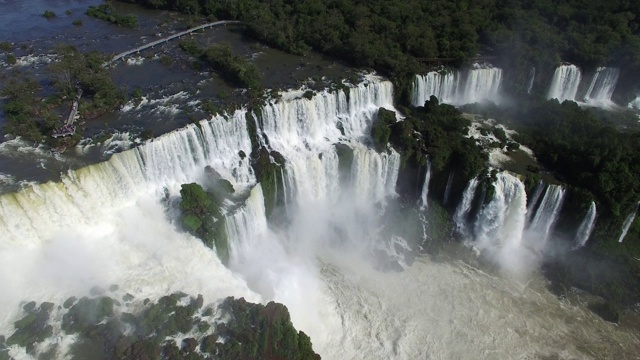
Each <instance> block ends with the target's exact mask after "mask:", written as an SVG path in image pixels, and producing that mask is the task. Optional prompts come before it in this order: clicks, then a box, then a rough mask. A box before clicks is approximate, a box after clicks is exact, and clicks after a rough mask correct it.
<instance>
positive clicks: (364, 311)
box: [314, 259, 640, 360]
mask: <svg viewBox="0 0 640 360" xmlns="http://www.w3.org/2000/svg"><path fill="white" fill-rule="evenodd" d="M345 261H349V260H345ZM349 264H351V265H344V266H348V269H349V270H348V271H346V270H345V269H343V268H336V267H331V266H326V267H324V268H323V270H322V277H323V279H324V281H325V282H326V283H327V287H328V289H329V293H330V294H331V296H332V297H333V298H334V301H333V303H332V306H333V307H334V308H335V311H336V312H337V313H338V314H339V318H340V320H341V323H342V328H343V329H345V330H344V331H343V332H338V331H336V332H335V333H333V334H331V337H330V338H329V344H330V345H329V347H328V349H327V352H326V353H323V358H329V359H442V360H446V359H461V360H466V359H469V360H475V359H496V360H498V359H505V360H506V359H542V358H553V359H616V358H618V359H623V358H624V359H627V358H628V359H631V358H635V357H636V356H637V351H638V349H639V348H640V341H639V340H638V335H637V334H630V333H628V332H626V331H625V330H623V329H621V328H620V327H616V326H612V325H611V324H608V323H606V322H604V321H602V320H601V319H599V318H598V317H597V316H596V315H594V314H593V313H591V312H590V311H588V310H586V309H585V308H584V307H582V306H576V305H572V304H570V303H568V302H565V301H559V300H558V299H557V298H556V297H555V296H554V295H552V294H550V293H549V292H548V291H547V290H546V289H545V288H544V284H545V281H544V280H543V279H540V278H533V279H529V280H528V281H527V282H526V283H518V282H516V281H514V280H509V279H505V278H503V277H501V276H498V275H490V274H487V273H485V272H483V271H481V270H479V269H476V268H473V267H470V266H468V265H466V264H465V263H463V262H461V261H456V262H453V263H434V262H431V261H429V260H427V259H418V260H417V261H416V262H415V263H414V264H413V265H412V266H411V267H409V268H408V269H406V270H405V271H403V272H401V273H378V272H372V271H371V270H369V269H366V268H365V267H361V266H359V265H361V264H354V263H353V262H351V261H349ZM525 284H526V285H525ZM314 344H315V343H314Z"/></svg>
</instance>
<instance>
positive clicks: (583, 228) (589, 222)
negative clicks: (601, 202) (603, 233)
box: [576, 201, 596, 248]
mask: <svg viewBox="0 0 640 360" xmlns="http://www.w3.org/2000/svg"><path fill="white" fill-rule="evenodd" d="M595 223H596V203H595V202H593V201H592V202H591V206H589V210H588V211H587V214H586V215H585V216H584V219H582V222H581V223H580V226H579V227H578V231H577V232H576V247H577V248H579V247H583V246H584V245H585V244H586V243H587V240H589V237H590V236H591V232H592V231H593V226H594V225H595Z"/></svg>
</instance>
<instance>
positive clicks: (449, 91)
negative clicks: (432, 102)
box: [411, 71, 460, 106]
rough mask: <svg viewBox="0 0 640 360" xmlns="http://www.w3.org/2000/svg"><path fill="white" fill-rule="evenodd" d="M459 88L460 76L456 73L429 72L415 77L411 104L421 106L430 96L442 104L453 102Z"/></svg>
mask: <svg viewBox="0 0 640 360" xmlns="http://www.w3.org/2000/svg"><path fill="white" fill-rule="evenodd" d="M459 87H460V75H459V73H458V71H447V72H444V73H443V72H436V71H431V72H429V73H427V74H425V75H416V77H415V79H414V81H413V93H412V100H411V103H412V104H413V105H414V106H423V105H424V103H425V101H427V100H429V98H430V97H431V96H432V95H433V96H435V97H437V98H438V101H440V102H442V103H451V102H452V101H454V99H455V97H456V94H457V93H458V88H459Z"/></svg>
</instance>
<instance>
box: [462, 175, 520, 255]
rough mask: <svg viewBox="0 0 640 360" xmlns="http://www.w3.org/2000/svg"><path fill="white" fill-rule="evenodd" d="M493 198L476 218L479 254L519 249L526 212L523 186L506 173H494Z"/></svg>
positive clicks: (476, 240) (475, 231) (476, 244)
mask: <svg viewBox="0 0 640 360" xmlns="http://www.w3.org/2000/svg"><path fill="white" fill-rule="evenodd" d="M493 187H494V195H493V198H492V199H491V201H490V202H489V203H488V204H486V205H485V206H484V207H483V208H482V209H481V210H480V212H479V214H478V220H477V221H476V223H475V229H474V233H475V242H474V244H475V246H476V247H477V248H479V249H480V250H489V251H493V252H496V251H500V250H501V249H503V248H510V249H513V248H518V247H520V243H521V239H522V233H523V230H524V225H525V214H526V212H527V208H526V205H527V194H526V192H525V190H524V184H523V183H522V182H521V181H520V180H519V179H518V178H517V177H515V176H513V175H511V174H508V173H503V172H502V173H498V174H497V179H496V181H495V182H494V184H493Z"/></svg>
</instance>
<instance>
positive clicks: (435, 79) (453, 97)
mask: <svg viewBox="0 0 640 360" xmlns="http://www.w3.org/2000/svg"><path fill="white" fill-rule="evenodd" d="M501 85H502V69H500V68H495V67H487V66H481V65H479V64H475V65H474V66H473V68H472V69H470V70H468V71H467V72H466V73H461V72H460V71H446V72H436V71H432V72H429V73H427V74H425V75H416V78H415V80H414V83H413V94H412V100H411V102H412V104H413V105H414V106H423V105H424V103H425V101H427V100H429V98H430V97H431V96H432V95H433V96H436V97H437V98H438V100H439V101H440V102H441V103H447V104H452V105H464V104H470V103H475V102H482V101H493V102H499V101H500V87H501Z"/></svg>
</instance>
